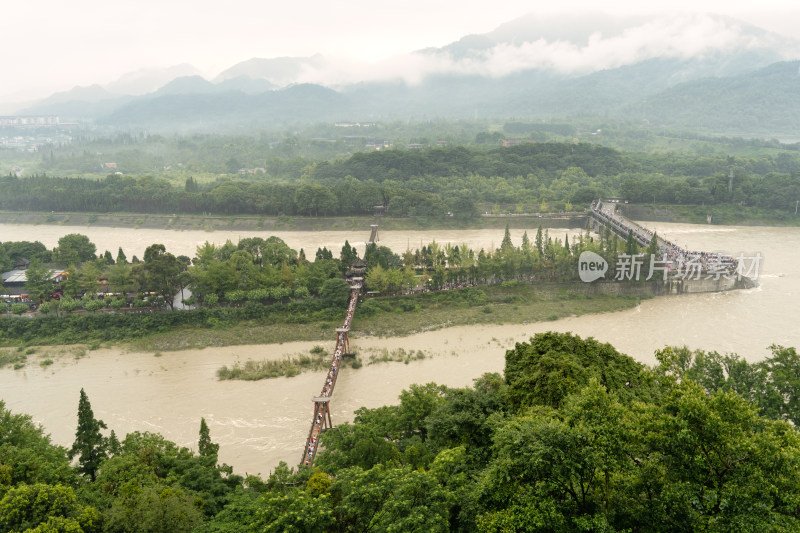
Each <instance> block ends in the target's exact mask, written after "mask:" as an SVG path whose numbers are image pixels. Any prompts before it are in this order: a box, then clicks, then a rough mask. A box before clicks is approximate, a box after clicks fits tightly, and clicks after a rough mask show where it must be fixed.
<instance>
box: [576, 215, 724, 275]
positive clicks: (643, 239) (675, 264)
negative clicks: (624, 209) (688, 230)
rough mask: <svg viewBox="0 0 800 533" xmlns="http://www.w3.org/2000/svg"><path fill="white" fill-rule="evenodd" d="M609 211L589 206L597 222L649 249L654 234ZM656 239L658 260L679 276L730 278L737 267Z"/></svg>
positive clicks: (713, 255)
mask: <svg viewBox="0 0 800 533" xmlns="http://www.w3.org/2000/svg"><path fill="white" fill-rule="evenodd" d="M609 207H610V208H609V209H604V208H603V203H602V202H601V201H600V200H595V201H594V202H592V205H591V211H592V213H593V214H594V215H595V216H596V217H598V218H599V219H600V221H605V222H606V223H607V224H608V225H609V226H610V227H612V228H613V229H616V230H617V233H622V234H623V235H628V234H632V235H633V237H634V239H636V241H637V243H638V244H640V245H642V246H648V245H649V244H650V243H651V242H652V240H653V238H654V237H655V233H653V232H652V231H651V230H649V229H647V228H644V227H642V226H639V225H638V224H636V223H635V222H632V221H630V220H628V219H627V218H625V217H622V216H619V215H617V214H616V212H615V210H616V206H614V205H613V204H612V205H610V206H609ZM657 239H658V241H657V245H658V250H659V253H660V254H661V257H660V259H661V260H662V261H664V262H665V263H666V264H667V266H668V268H669V269H670V270H675V271H676V272H678V273H689V274H692V273H693V272H697V274H698V275H699V274H700V273H711V274H718V275H719V274H730V273H733V272H735V271H736V270H737V269H738V267H739V265H738V261H737V260H736V258H734V257H731V256H729V255H724V254H718V253H715V252H697V251H692V250H688V249H687V248H682V247H680V246H678V245H677V244H675V243H673V242H670V241H668V240H667V239H665V238H664V237H657Z"/></svg>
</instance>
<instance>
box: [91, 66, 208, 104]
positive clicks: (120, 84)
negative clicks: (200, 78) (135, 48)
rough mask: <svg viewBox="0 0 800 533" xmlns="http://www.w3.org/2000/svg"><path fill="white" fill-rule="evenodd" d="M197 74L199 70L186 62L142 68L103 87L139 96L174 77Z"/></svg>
mask: <svg viewBox="0 0 800 533" xmlns="http://www.w3.org/2000/svg"><path fill="white" fill-rule="evenodd" d="M199 74H200V71H199V70H197V69H196V68H195V67H193V66H192V65H189V64H187V63H183V64H181V65H174V66H171V67H167V68H143V69H139V70H136V71H134V72H129V73H127V74H124V75H123V76H120V78H119V79H117V80H115V81H113V82H111V83H109V84H107V85H106V86H105V89H106V90H108V91H109V92H111V93H113V94H117V95H122V94H124V95H133V96H140V95H143V94H148V93H152V92H153V91H156V90H158V89H159V88H160V87H163V86H164V85H166V84H167V83H169V82H170V81H172V80H174V79H175V78H181V77H184V76H197V75H199Z"/></svg>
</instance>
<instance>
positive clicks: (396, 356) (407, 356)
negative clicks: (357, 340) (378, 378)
mask: <svg viewBox="0 0 800 533" xmlns="http://www.w3.org/2000/svg"><path fill="white" fill-rule="evenodd" d="M370 352H372V353H370ZM367 353H369V356H368V357H367V364H368V365H375V364H378V363H391V362H394V363H404V364H406V365H407V364H408V363H410V362H411V361H419V360H420V359H425V358H426V357H429V356H428V355H426V354H425V352H424V351H422V350H417V351H414V350H409V351H405V350H404V349H403V348H398V349H396V350H392V351H389V350H388V349H386V348H382V349H374V348H373V349H371V350H368V351H367Z"/></svg>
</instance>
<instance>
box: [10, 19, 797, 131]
mask: <svg viewBox="0 0 800 533" xmlns="http://www.w3.org/2000/svg"><path fill="white" fill-rule="evenodd" d="M798 57H800V43H799V42H798V41H797V40H793V39H789V38H786V37H783V36H780V35H777V34H773V33H770V32H767V31H764V30H762V29H760V28H757V27H755V26H752V25H750V24H747V23H745V22H742V21H739V20H735V19H731V18H729V17H724V16H715V15H708V14H691V15H689V14H681V15H669V16H661V17H658V18H645V17H631V18H618V17H617V18H615V17H611V16H607V15H601V14H597V13H585V14H582V15H575V16H569V17H564V16H559V17H554V16H549V17H548V16H537V15H529V16H526V17H521V18H519V19H516V20H513V21H510V22H508V23H506V24H503V25H501V26H499V27H498V28H496V29H495V30H493V31H491V32H489V33H486V34H482V35H469V36H465V37H463V38H462V39H460V40H458V41H456V42H453V43H450V44H448V45H446V46H443V47H440V48H426V49H422V50H418V51H415V52H410V53H408V54H405V55H401V56H395V57H392V58H388V59H385V60H383V61H379V62H374V63H369V64H366V63H363V62H353V61H348V60H342V59H339V58H334V57H325V56H322V55H319V54H317V55H313V56H310V57H297V58H289V57H281V58H252V59H249V60H246V61H243V62H241V63H238V64H236V65H233V66H231V67H229V68H227V69H225V70H224V71H222V72H221V73H220V74H219V75H217V76H216V77H214V78H213V79H212V80H210V81H209V80H207V79H205V78H203V77H201V76H199V75H198V74H197V72H196V69H194V68H193V67H191V66H190V65H179V66H176V67H172V68H170V69H162V70H160V71H157V70H152V69H151V70H142V71H139V72H138V73H131V74H130V75H126V76H123V78H121V79H120V80H118V81H117V82H114V83H112V84H109V85H107V86H105V87H98V86H92V87H89V88H75V89H73V90H72V91H68V92H66V93H60V94H57V95H53V96H52V97H50V98H48V99H46V100H43V101H41V102H39V103H37V104H36V105H34V106H30V107H28V108H27V109H25V110H23V111H24V112H25V113H42V114H44V113H48V114H59V115H62V116H63V118H64V119H66V120H76V121H80V120H84V119H87V118H88V119H93V120H96V121H98V122H99V123H107V124H113V125H115V126H121V127H125V126H136V127H145V128H154V129H170V124H174V125H175V126H176V127H177V126H181V128H179V129H182V128H185V127H186V125H187V124H195V125H202V127H211V128H213V127H216V126H215V125H217V124H220V123H223V122H224V123H225V124H229V125H230V124H234V123H237V122H241V121H246V122H248V123H251V124H253V125H257V124H258V123H259V122H260V121H275V122H295V121H318V120H380V119H415V118H416V119H418V118H431V117H434V116H439V117H445V118H446V117H453V118H455V117H459V118H467V117H468V118H471V117H474V116H475V115H479V116H483V117H497V118H503V117H516V118H523V119H530V120H538V119H547V118H553V117H569V116H590V115H594V116H613V117H616V118H623V119H631V118H636V117H637V116H640V115H641V110H642V109H643V102H647V106H646V108H649V109H650V110H651V111H652V113H653V116H652V117H651V118H653V119H657V120H659V121H661V122H663V123H664V124H669V125H676V126H686V127H692V126H693V124H691V122H692V121H695V122H698V123H703V122H704V121H705V125H706V126H708V127H711V128H716V127H717V126H720V127H722V126H723V125H725V126H724V127H725V128H729V127H731V124H730V121H720V120H717V119H714V120H712V121H711V122H709V121H708V120H706V118H707V117H705V111H704V110H705V109H707V108H708V109H711V108H714V109H719V106H718V105H715V106H711V107H709V106H707V105H705V104H704V100H705V99H707V98H713V99H716V100H717V102H716V103H717V104H718V103H719V100H718V99H717V98H716V96H715V95H714V94H713V93H708V94H707V93H704V92H703V91H702V90H698V89H697V87H701V86H703V85H702V83H705V84H706V86H712V85H714V84H713V83H712V82H709V81H705V82H702V83H701V82H700V81H699V80H708V79H723V78H731V79H734V78H735V79H736V80H737V81H736V83H728V84H727V85H726V84H725V82H722V81H721V82H720V83H722V84H723V85H726V86H727V88H728V89H727V90H728V91H729V92H730V91H733V92H736V91H737V90H739V91H741V96H740V97H731V98H729V101H730V102H731V103H734V102H735V103H736V104H737V105H739V106H742V105H747V98H753V97H758V95H759V94H760V93H758V91H762V92H763V91H767V90H768V91H769V92H770V93H771V94H772V95H773V96H775V97H776V98H775V99H773V101H772V102H771V103H770V102H768V103H767V104H765V106H766V108H770V109H773V108H774V110H772V111H767V109H766V108H765V112H767V115H768V116H771V117H777V116H779V115H780V113H779V112H778V111H776V110H777V108H778V107H780V106H782V105H789V106H794V105H797V104H796V102H795V101H794V99H791V98H788V95H791V90H790V88H789V87H786V84H791V83H792V80H791V78H790V77H787V76H780V77H774V76H773V77H772V78H771V79H772V80H773V83H777V84H779V85H780V87H775V86H774V85H770V86H766V85H765V84H763V83H758V82H756V81H755V80H751V79H750V77H753V76H755V77H758V76H759V75H760V74H759V72H760V71H761V70H760V69H764V68H765V67H768V66H769V65H772V64H777V63H780V62H784V61H789V60H794V59H797V58H798ZM788 69H789V70H791V67H788ZM170 76H171V77H170ZM167 78H168V79H167ZM156 80H163V83H161V84H160V85H159V87H158V88H152V89H149V90H148V89H146V87H148V84H150V85H149V87H152V85H153V84H154V82H155V81H156ZM748 80H749V81H748ZM692 83H701V85H699V86H698V85H690V86H689V87H688V88H686V89H683V90H682V89H680V88H679V86H680V85H681V84H692ZM312 85H315V86H318V87H316V88H315V89H312V87H311V86H312ZM297 87H300V88H297ZM323 87H324V88H325V89H323ZM280 88H284V89H280ZM143 90H147V91H148V92H147V93H142V92H141V91H143ZM682 91H683V92H682ZM681 94H682V95H683V96H682V97H680V98H679V97H677V96H676V95H681ZM687 95H690V96H687ZM304 98H306V99H308V100H307V101H305V102H304V101H303V99H304ZM686 98H691V102H690V105H687V102H686V101H685V99H686ZM762 99H763V98H762ZM766 99H767V100H769V98H766ZM676 105H681V106H682V107H683V108H684V109H689V108H691V109H692V112H691V113H686V112H681V113H675V112H674V110H673V111H670V108H671V107H672V106H676ZM762 107H763V106H762ZM784 115H788V116H793V115H792V112H789V113H788V114H787V113H784ZM648 120H649V118H648ZM746 122H747V121H746ZM750 122H752V121H750ZM782 123H785V121H782ZM737 124H738V125H739V126H741V127H745V129H747V131H737V132H735V133H737V134H739V133H747V132H751V133H756V132H755V131H754V130H752V127H755V126H757V125H756V124H750V123H749V122H748V124H744V123H742V122H741V121H739V122H737Z"/></svg>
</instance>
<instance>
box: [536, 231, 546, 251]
mask: <svg viewBox="0 0 800 533" xmlns="http://www.w3.org/2000/svg"><path fill="white" fill-rule="evenodd" d="M536 251H537V252H539V255H540V256H542V255H544V236H543V235H542V226H541V225H539V229H537V230H536Z"/></svg>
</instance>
